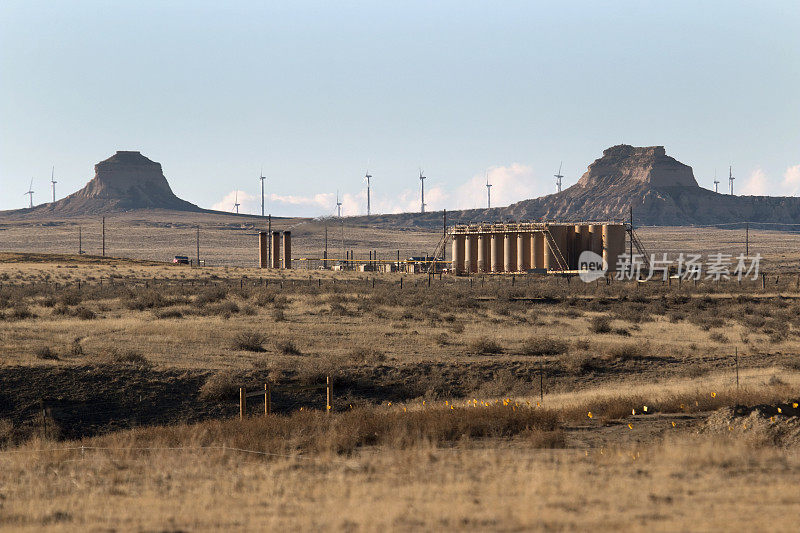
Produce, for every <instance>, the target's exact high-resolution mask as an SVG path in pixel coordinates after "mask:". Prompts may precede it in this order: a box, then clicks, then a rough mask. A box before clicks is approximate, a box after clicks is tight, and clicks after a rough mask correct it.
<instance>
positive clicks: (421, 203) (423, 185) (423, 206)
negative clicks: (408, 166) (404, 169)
mask: <svg viewBox="0 0 800 533" xmlns="http://www.w3.org/2000/svg"><path fill="white" fill-rule="evenodd" d="M426 179H428V177H427V176H425V175H423V173H422V169H421V168H420V169H419V182H420V183H421V184H422V200H421V202H420V213H424V212H425V180H426Z"/></svg>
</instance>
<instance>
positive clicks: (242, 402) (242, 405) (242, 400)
mask: <svg viewBox="0 0 800 533" xmlns="http://www.w3.org/2000/svg"><path fill="white" fill-rule="evenodd" d="M245 411H247V393H245V389H244V387H239V420H244V415H245Z"/></svg>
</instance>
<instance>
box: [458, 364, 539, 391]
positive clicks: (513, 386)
mask: <svg viewBox="0 0 800 533" xmlns="http://www.w3.org/2000/svg"><path fill="white" fill-rule="evenodd" d="M533 387H534V385H533V384H532V383H531V382H530V381H528V380H525V379H522V378H519V377H517V376H516V375H514V373H513V372H512V371H511V370H510V369H508V368H502V369H500V370H498V371H497V372H495V374H494V375H493V376H492V379H491V380H489V381H485V382H483V383H481V385H480V387H478V390H477V391H475V392H474V393H473V395H477V396H478V397H481V398H498V397H505V396H524V395H526V394H530V393H531V391H532V389H533Z"/></svg>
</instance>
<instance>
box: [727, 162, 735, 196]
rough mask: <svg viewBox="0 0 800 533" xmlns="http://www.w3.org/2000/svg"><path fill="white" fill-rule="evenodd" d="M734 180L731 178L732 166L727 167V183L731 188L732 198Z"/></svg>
mask: <svg viewBox="0 0 800 533" xmlns="http://www.w3.org/2000/svg"><path fill="white" fill-rule="evenodd" d="M735 179H736V178H734V177H733V166H730V167H728V183H730V187H731V196H733V180H735Z"/></svg>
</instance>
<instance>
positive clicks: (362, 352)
mask: <svg viewBox="0 0 800 533" xmlns="http://www.w3.org/2000/svg"><path fill="white" fill-rule="evenodd" d="M349 359H350V361H351V362H353V363H358V364H364V365H370V364H373V365H374V364H380V363H383V362H384V361H386V354H385V353H383V352H382V351H380V350H377V349H375V348H356V349H354V350H352V351H351V352H350V354H349Z"/></svg>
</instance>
